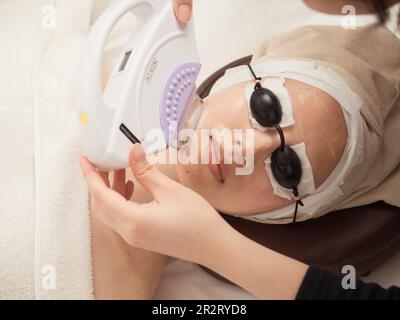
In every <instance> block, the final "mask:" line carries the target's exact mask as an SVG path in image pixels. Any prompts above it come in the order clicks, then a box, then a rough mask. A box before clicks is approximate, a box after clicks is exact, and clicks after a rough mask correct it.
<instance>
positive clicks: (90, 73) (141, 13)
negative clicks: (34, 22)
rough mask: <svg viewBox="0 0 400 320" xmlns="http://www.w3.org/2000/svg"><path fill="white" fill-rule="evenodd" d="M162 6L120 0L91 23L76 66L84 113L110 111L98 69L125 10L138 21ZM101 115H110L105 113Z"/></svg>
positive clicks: (150, 0) (156, 1) (156, 0)
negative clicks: (108, 41) (83, 97)
mask: <svg viewBox="0 0 400 320" xmlns="http://www.w3.org/2000/svg"><path fill="white" fill-rule="evenodd" d="M165 3H166V1H165V0H121V1H118V2H117V3H115V4H113V5H112V6H111V7H109V8H108V9H107V10H106V11H105V12H104V13H103V14H102V15H101V16H100V17H99V18H98V20H97V21H96V22H95V24H94V26H93V27H92V29H91V31H90V34H89V36H88V39H87V42H86V45H85V48H84V50H83V57H82V63H81V67H80V73H81V75H82V77H81V79H83V83H81V90H84V93H85V94H84V96H85V97H86V99H88V100H86V101H81V103H82V105H84V106H85V108H87V111H89V112H90V108H96V109H97V108H98V107H103V108H106V109H109V112H110V113H111V111H112V110H111V108H109V107H108V106H107V105H106V103H105V101H104V99H103V94H102V86H101V68H102V62H103V52H104V47H105V45H106V41H107V39H108V37H109V35H110V33H111V31H112V29H113V27H114V26H115V25H116V24H117V22H118V21H119V20H120V19H121V18H122V17H123V16H124V15H125V14H126V13H128V12H129V11H130V12H132V13H134V14H135V16H136V17H138V18H139V19H140V20H142V21H146V20H148V19H149V18H151V16H152V15H154V14H156V13H157V12H158V11H159V10H161V8H162V6H163V5H165ZM171 5H172V4H171ZM93 111H96V110H93ZM106 113H107V112H106ZM105 116H110V114H108V113H107V114H106V115H105Z"/></svg>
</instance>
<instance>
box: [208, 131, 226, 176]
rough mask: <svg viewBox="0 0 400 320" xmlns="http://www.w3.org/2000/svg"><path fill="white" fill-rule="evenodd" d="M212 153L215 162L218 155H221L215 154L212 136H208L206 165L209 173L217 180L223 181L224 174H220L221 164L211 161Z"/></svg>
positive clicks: (218, 158)
mask: <svg viewBox="0 0 400 320" xmlns="http://www.w3.org/2000/svg"><path fill="white" fill-rule="evenodd" d="M213 155H214V159H215V160H216V162H220V157H221V156H222V155H221V154H219V155H218V154H216V152H215V145H214V142H213V140H212V137H210V141H209V144H208V167H209V168H210V171H211V174H212V175H213V176H214V178H215V179H216V180H217V181H218V182H220V183H224V176H223V174H222V168H221V165H220V164H216V163H213ZM217 156H218V157H217Z"/></svg>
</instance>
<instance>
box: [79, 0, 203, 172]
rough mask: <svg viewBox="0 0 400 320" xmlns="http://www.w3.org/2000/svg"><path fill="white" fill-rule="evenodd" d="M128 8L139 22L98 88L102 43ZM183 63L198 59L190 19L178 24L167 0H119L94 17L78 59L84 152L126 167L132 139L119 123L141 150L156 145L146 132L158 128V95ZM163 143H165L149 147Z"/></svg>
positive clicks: (107, 166)
mask: <svg viewBox="0 0 400 320" xmlns="http://www.w3.org/2000/svg"><path fill="white" fill-rule="evenodd" d="M128 12H132V13H133V14H134V15H135V17H136V18H137V19H138V20H139V24H140V25H139V27H138V28H136V29H135V31H134V32H133V33H132V35H131V37H130V39H129V41H128V42H127V43H126V45H125V47H124V48H123V50H122V52H121V54H120V57H119V59H118V62H117V63H116V65H115V67H114V69H113V71H112V73H111V75H110V78H109V81H108V83H107V86H106V88H105V91H104V92H102V88H101V73H102V70H101V69H102V57H103V51H104V47H105V44H106V41H107V38H108V36H109V34H110V32H111V30H112V29H113V27H114V26H115V25H116V23H117V22H118V21H119V20H120V19H121V18H122V17H123V16H124V15H125V14H126V13H128ZM185 63H199V56H198V50H197V45H196V40H195V36H194V27H193V22H189V23H187V24H181V23H179V22H178V21H177V20H176V18H175V14H174V11H173V7H172V1H170V0H120V1H119V2H117V3H115V4H114V5H113V6H111V7H110V8H109V9H107V10H106V11H105V12H104V14H103V15H102V16H101V17H100V18H99V19H98V20H97V21H96V23H95V25H94V26H93V28H92V30H91V32H90V34H89V37H88V39H87V43H86V45H85V48H84V50H83V55H82V59H81V64H80V70H79V73H80V75H79V77H78V79H79V83H78V87H79V88H78V108H79V122H80V131H81V138H82V143H83V147H84V151H85V155H86V156H87V157H88V159H89V160H90V161H91V162H92V163H93V164H94V165H95V166H96V167H97V168H99V169H101V170H105V171H111V170H118V169H123V168H126V167H128V163H129V161H128V158H129V151H130V150H131V148H132V142H131V141H130V140H129V139H128V138H127V137H126V136H125V135H124V134H122V132H121V124H124V126H126V127H127V128H128V129H129V130H130V131H131V132H132V133H133V134H134V136H135V137H136V138H137V139H138V140H139V141H140V142H141V143H142V145H143V146H144V148H145V149H147V147H149V146H150V145H151V144H154V141H149V140H148V139H146V133H148V132H149V131H150V130H152V129H161V123H160V122H161V119H160V97H161V96H162V94H163V93H164V91H165V85H166V82H167V80H168V77H169V76H170V74H171V73H173V72H174V70H176V69H177V68H179V66H181V65H183V64H185ZM198 71H199V70H196V72H197V74H196V77H197V75H198ZM192 90H193V88H192ZM153 147H154V146H153ZM165 147H166V143H163V144H161V145H159V146H157V147H156V149H154V148H153V149H152V152H154V151H157V150H161V149H163V148H165Z"/></svg>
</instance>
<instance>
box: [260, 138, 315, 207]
mask: <svg viewBox="0 0 400 320" xmlns="http://www.w3.org/2000/svg"><path fill="white" fill-rule="evenodd" d="M291 148H292V149H293V150H294V151H295V152H296V154H297V155H298V157H299V158H300V162H301V169H302V176H301V180H300V183H299V185H298V186H297V190H298V192H299V196H305V195H308V194H313V193H314V192H315V182H314V175H313V172H312V168H311V163H310V160H309V159H308V157H307V152H306V145H305V144H304V143H300V144H297V145H294V146H291ZM264 163H265V170H266V171H267V175H268V178H269V180H270V182H271V185H272V188H273V191H274V194H276V195H277V196H279V197H282V198H286V199H289V200H290V199H293V190H292V189H286V188H284V187H282V186H281V185H280V184H279V183H278V182H277V181H276V180H275V177H274V175H273V174H272V169H271V156H269V157H268V158H267V159H266V160H265V162H264Z"/></svg>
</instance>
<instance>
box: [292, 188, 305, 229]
mask: <svg viewBox="0 0 400 320" xmlns="http://www.w3.org/2000/svg"><path fill="white" fill-rule="evenodd" d="M293 195H294V196H295V197H298V196H299V191H298V190H297V187H294V188H293ZM299 205H300V206H302V207H304V203H303V201H301V200H296V205H295V208H294V214H293V223H296V218H297V211H298V209H299Z"/></svg>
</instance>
